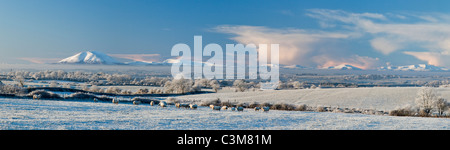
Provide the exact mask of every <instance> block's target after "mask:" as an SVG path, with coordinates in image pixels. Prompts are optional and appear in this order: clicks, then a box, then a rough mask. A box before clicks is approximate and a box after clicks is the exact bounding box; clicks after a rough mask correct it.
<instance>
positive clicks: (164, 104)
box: [159, 101, 167, 107]
mask: <svg viewBox="0 0 450 150" xmlns="http://www.w3.org/2000/svg"><path fill="white" fill-rule="evenodd" d="M159 106H161V107H167V103H166V102H164V101H162V102H160V103H159Z"/></svg>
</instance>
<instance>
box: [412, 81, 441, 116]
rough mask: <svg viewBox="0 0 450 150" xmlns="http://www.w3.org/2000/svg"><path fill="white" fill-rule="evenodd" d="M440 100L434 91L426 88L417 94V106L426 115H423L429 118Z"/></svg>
mask: <svg viewBox="0 0 450 150" xmlns="http://www.w3.org/2000/svg"><path fill="white" fill-rule="evenodd" d="M438 100H439V97H438V95H437V93H436V91H435V90H434V89H432V88H424V89H421V90H419V92H418V93H417V96H416V105H417V107H419V108H420V111H421V112H423V113H425V114H423V115H426V116H429V115H430V113H431V111H432V110H433V108H434V107H435V106H436V103H437V101H438Z"/></svg>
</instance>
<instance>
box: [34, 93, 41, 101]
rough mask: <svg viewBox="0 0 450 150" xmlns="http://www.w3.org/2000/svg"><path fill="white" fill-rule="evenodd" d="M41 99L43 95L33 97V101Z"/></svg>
mask: <svg viewBox="0 0 450 150" xmlns="http://www.w3.org/2000/svg"><path fill="white" fill-rule="evenodd" d="M39 99H41V95H40V94H37V95H33V100H39Z"/></svg>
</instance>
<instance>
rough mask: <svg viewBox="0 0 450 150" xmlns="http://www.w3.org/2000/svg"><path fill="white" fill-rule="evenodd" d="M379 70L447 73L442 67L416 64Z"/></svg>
mask: <svg viewBox="0 0 450 150" xmlns="http://www.w3.org/2000/svg"><path fill="white" fill-rule="evenodd" d="M379 70H394V71H448V69H446V68H443V67H438V66H434V65H427V64H418V65H406V66H387V67H381V68H380V69H379Z"/></svg>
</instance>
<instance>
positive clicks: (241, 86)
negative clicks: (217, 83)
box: [233, 80, 248, 92]
mask: <svg viewBox="0 0 450 150" xmlns="http://www.w3.org/2000/svg"><path fill="white" fill-rule="evenodd" d="M233 86H234V87H235V88H236V90H237V91H240V92H244V91H245V90H246V89H247V88H248V87H247V83H245V81H244V80H235V81H234V83H233Z"/></svg>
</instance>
